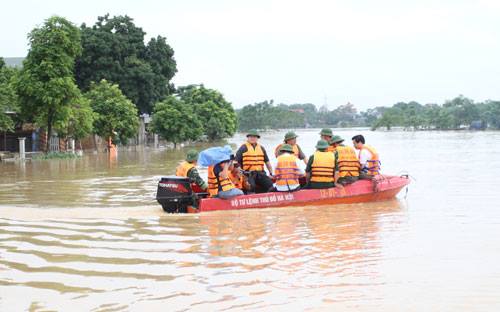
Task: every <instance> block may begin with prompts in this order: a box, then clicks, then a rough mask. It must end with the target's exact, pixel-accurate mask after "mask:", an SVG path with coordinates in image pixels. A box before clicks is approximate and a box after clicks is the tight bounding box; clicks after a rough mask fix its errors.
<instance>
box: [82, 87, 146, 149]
mask: <svg viewBox="0 0 500 312" xmlns="http://www.w3.org/2000/svg"><path fill="white" fill-rule="evenodd" d="M85 98H87V99H88V100H89V101H90V106H91V107H92V109H93V111H94V112H95V116H94V117H95V118H94V132H95V133H96V134H97V135H99V136H101V137H103V138H109V137H111V138H112V140H113V142H114V143H122V144H126V143H127V140H128V139H129V138H132V137H133V136H135V135H136V134H137V130H138V128H139V117H138V113H137V108H136V107H135V105H134V104H133V103H132V102H131V101H130V100H129V99H127V97H125V95H123V93H122V92H121V90H120V88H119V87H118V85H116V84H111V83H110V82H108V81H106V80H104V79H103V80H101V81H100V82H99V83H92V84H91V85H90V90H89V91H88V92H87V93H85Z"/></svg>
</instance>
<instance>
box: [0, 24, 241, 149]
mask: <svg viewBox="0 0 500 312" xmlns="http://www.w3.org/2000/svg"><path fill="white" fill-rule="evenodd" d="M145 35H146V33H145V32H144V31H143V30H142V29H141V28H140V27H138V26H136V25H135V24H134V22H133V19H132V18H130V17H128V16H115V17H110V16H109V15H105V16H102V17H98V19H97V22H96V23H95V24H94V25H92V26H90V27H89V26H87V25H86V24H82V25H81V26H80V27H77V26H76V25H74V24H73V23H72V22H70V21H68V20H67V19H65V18H63V17H59V16H52V17H50V18H48V19H47V20H46V21H45V22H44V23H43V24H42V25H41V26H40V27H37V28H35V29H33V30H32V31H31V32H30V33H29V34H28V40H29V46H30V48H29V51H28V55H27V57H26V58H25V60H24V61H23V66H22V67H21V68H10V67H7V66H6V65H5V62H4V61H3V59H2V58H0V131H13V130H14V129H15V128H16V125H17V127H19V126H20V125H22V124H23V123H32V124H35V125H36V126H37V127H40V128H43V129H44V130H45V131H46V132H47V135H48V137H50V136H51V135H52V133H53V132H54V131H56V132H57V134H58V135H59V136H60V137H61V136H62V137H64V138H69V137H71V138H74V139H76V140H81V139H82V138H84V137H86V136H88V135H90V134H97V135H99V136H101V137H103V138H109V137H110V138H112V140H113V142H115V143H122V144H126V142H127V141H128V139H130V138H132V137H134V136H135V135H136V134H137V130H138V126H139V115H140V114H143V113H147V114H151V113H152V122H151V125H150V130H152V131H154V132H156V133H158V134H159V135H160V136H162V137H163V138H164V139H166V140H167V141H170V142H173V143H174V144H176V143H179V142H184V141H187V140H198V139H200V138H202V137H207V138H209V139H220V138H225V137H228V136H231V135H233V134H234V132H235V131H236V128H237V117H236V113H235V111H234V110H233V107H232V104H231V103H229V102H228V101H226V100H225V99H224V97H223V95H222V94H221V93H220V92H218V91H216V90H213V89H208V88H205V87H204V86H203V85H190V86H187V87H177V88H176V87H175V86H174V85H173V84H172V83H171V80H172V78H173V77H174V75H175V73H176V72H177V65H176V61H175V58H174V50H173V49H172V47H170V45H169V44H168V43H167V41H166V38H165V37H162V36H157V37H155V38H152V39H150V40H149V41H148V42H147V44H145V41H144V37H145ZM187 121H189V122H187ZM48 141H49V140H47V146H46V150H48V144H49V142H48Z"/></svg>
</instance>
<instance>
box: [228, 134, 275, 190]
mask: <svg viewBox="0 0 500 312" xmlns="http://www.w3.org/2000/svg"><path fill="white" fill-rule="evenodd" d="M259 138H260V135H259V133H258V132H257V131H256V130H250V131H249V132H248V134H247V142H245V143H244V144H242V145H241V146H240V148H239V149H238V151H237V152H236V161H237V162H238V163H239V165H240V167H241V169H243V170H244V171H248V172H249V175H248V183H249V184H250V185H251V190H252V191H260V192H268V191H270V190H272V189H273V181H272V180H271V178H270V177H269V176H268V175H267V174H266V172H265V171H264V167H266V168H267V170H268V171H269V175H271V176H272V175H273V167H272V166H271V163H270V162H269V157H268V156H267V153H266V150H265V149H264V147H263V146H261V145H260V144H259V143H258V140H259Z"/></svg>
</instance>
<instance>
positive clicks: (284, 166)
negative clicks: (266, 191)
mask: <svg viewBox="0 0 500 312" xmlns="http://www.w3.org/2000/svg"><path fill="white" fill-rule="evenodd" d="M279 152H280V155H279V156H278V158H277V164H276V168H275V170H274V173H275V175H274V176H275V178H276V182H275V188H276V190H277V191H278V192H291V191H296V190H298V189H299V188H300V183H299V178H300V176H301V175H302V174H301V172H300V169H299V166H298V165H297V160H298V158H297V156H295V153H294V150H293V146H291V145H289V144H283V145H281V147H280V149H279Z"/></svg>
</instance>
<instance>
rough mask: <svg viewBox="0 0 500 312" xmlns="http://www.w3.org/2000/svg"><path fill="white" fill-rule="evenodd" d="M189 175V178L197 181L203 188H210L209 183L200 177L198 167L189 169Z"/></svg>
mask: <svg viewBox="0 0 500 312" xmlns="http://www.w3.org/2000/svg"><path fill="white" fill-rule="evenodd" d="M187 175H188V178H189V180H190V181H191V182H194V183H196V184H197V185H198V186H199V187H200V188H201V189H202V190H206V189H207V188H208V185H207V183H206V182H205V181H203V179H202V178H201V177H200V174H199V173H198V170H197V169H196V168H192V169H191V170H189V172H188V174H187Z"/></svg>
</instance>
